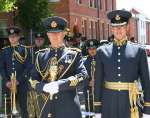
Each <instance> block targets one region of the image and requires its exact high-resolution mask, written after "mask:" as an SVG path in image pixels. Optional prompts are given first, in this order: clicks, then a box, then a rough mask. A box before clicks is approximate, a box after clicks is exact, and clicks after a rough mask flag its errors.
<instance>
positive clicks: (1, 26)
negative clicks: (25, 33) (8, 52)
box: [0, 13, 13, 48]
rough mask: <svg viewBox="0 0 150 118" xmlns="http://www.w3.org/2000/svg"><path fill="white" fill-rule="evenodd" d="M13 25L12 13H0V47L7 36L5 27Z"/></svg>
mask: <svg viewBox="0 0 150 118" xmlns="http://www.w3.org/2000/svg"><path fill="white" fill-rule="evenodd" d="M11 25H13V14H12V13H0V48H1V47H3V45H4V44H5V41H6V40H4V39H6V37H7V32H6V28H7V27H9V26H11Z"/></svg>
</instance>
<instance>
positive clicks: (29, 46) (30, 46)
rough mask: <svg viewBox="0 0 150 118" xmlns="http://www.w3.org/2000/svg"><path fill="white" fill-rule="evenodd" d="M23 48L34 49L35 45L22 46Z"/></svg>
mask: <svg viewBox="0 0 150 118" xmlns="http://www.w3.org/2000/svg"><path fill="white" fill-rule="evenodd" d="M21 46H22V47H25V48H32V47H33V45H21Z"/></svg>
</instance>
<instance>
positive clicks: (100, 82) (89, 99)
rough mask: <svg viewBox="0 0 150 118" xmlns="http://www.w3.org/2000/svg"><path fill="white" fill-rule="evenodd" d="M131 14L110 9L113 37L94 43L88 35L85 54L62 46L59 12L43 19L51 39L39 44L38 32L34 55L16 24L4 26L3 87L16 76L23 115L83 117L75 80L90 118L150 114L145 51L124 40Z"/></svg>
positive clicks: (5, 89)
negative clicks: (20, 41) (5, 34)
mask: <svg viewBox="0 0 150 118" xmlns="http://www.w3.org/2000/svg"><path fill="white" fill-rule="evenodd" d="M130 17H131V13H130V12H128V11H125V10H115V11H111V12H109V13H108V19H110V22H111V26H112V33H113V36H114V38H113V40H112V42H110V43H108V44H103V45H102V46H100V47H98V44H99V42H98V41H97V40H94V39H91V40H88V41H87V42H86V46H87V52H88V56H86V57H85V59H83V57H82V54H81V50H80V49H78V48H73V47H66V46H65V44H64V37H65V32H64V31H65V29H66V27H67V21H66V20H65V19H64V18H62V17H57V16H53V17H49V18H47V19H46V20H45V21H44V26H45V28H46V30H47V32H46V35H47V37H48V40H49V42H50V45H49V47H47V48H43V49H41V47H42V45H43V43H44V38H43V37H42V36H43V35H42V34H39V33H37V34H36V35H35V37H36V40H35V43H36V44H37V46H35V47H34V49H33V50H32V51H34V55H32V54H31V53H30V52H31V50H30V48H31V47H28V46H24V45H21V44H20V43H19V39H20V29H19V28H17V27H10V28H8V29H7V30H8V34H9V35H8V38H9V42H10V46H8V47H4V48H3V49H2V51H1V53H0V74H1V76H2V78H3V93H7V94H8V95H9V94H10V91H12V90H14V88H13V87H14V86H13V83H12V80H13V78H15V79H16V80H15V82H16V86H17V88H16V91H15V93H16V96H17V101H18V104H19V106H20V115H21V117H22V118H82V114H81V109H80V102H79V98H78V94H77V87H78V86H84V87H83V88H84V90H83V91H84V95H85V106H86V111H87V112H95V113H96V114H95V118H150V76H149V70H148V63H147V55H146V52H145V50H144V49H143V48H142V47H141V46H140V45H138V44H135V43H131V42H130V41H128V37H127V32H128V29H129V26H128V22H129V20H130ZM97 48H98V49H97ZM35 55H36V56H35ZM31 57H32V58H34V59H32V58H31ZM139 83H140V84H141V86H142V89H141V90H140V89H139ZM141 96H143V104H140V102H141V101H140V100H141V99H140V98H141ZM139 106H140V107H139ZM11 110H12V109H11Z"/></svg>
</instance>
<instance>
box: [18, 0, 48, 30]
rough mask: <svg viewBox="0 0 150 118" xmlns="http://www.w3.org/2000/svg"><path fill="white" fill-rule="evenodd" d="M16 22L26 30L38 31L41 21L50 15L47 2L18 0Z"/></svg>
mask: <svg viewBox="0 0 150 118" xmlns="http://www.w3.org/2000/svg"><path fill="white" fill-rule="evenodd" d="M17 7H18V13H17V14H18V15H17V21H19V24H20V25H21V26H22V27H23V28H25V29H26V30H29V29H33V30H40V29H41V26H42V25H41V23H42V19H43V18H46V17H48V16H49V15H50V11H49V9H48V0H18V1H17Z"/></svg>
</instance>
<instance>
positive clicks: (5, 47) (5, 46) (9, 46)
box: [2, 45, 10, 50]
mask: <svg viewBox="0 0 150 118" xmlns="http://www.w3.org/2000/svg"><path fill="white" fill-rule="evenodd" d="M9 47H10V45H7V46H4V47H3V48H2V50H4V49H6V48H9Z"/></svg>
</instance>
